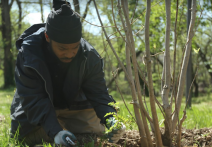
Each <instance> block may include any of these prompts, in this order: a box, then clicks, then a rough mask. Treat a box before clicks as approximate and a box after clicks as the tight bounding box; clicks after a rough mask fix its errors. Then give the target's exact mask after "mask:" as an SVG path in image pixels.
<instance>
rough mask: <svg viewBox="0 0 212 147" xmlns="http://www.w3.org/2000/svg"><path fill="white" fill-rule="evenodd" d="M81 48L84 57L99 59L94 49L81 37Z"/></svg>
mask: <svg viewBox="0 0 212 147" xmlns="http://www.w3.org/2000/svg"><path fill="white" fill-rule="evenodd" d="M81 45H82V50H83V53H84V55H85V57H86V58H88V59H89V58H94V59H101V56H100V55H99V53H98V52H97V51H96V49H95V48H94V47H93V46H92V45H91V44H90V43H89V42H88V41H86V40H85V39H84V38H82V39H81Z"/></svg>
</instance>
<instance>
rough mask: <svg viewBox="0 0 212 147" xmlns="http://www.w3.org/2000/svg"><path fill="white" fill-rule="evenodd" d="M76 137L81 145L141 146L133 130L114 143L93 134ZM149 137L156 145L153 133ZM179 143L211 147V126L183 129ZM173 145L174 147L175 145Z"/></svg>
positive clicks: (190, 146) (137, 134)
mask: <svg viewBox="0 0 212 147" xmlns="http://www.w3.org/2000/svg"><path fill="white" fill-rule="evenodd" d="M161 131H163V130H161ZM76 137H77V139H78V141H79V144H81V146H86V143H88V142H91V141H92V140H94V142H95V146H97V147H99V146H100V145H101V146H102V147H140V146H141V147H142V143H141V142H140V136H139V132H138V131H135V130H132V131H126V133H125V134H124V135H123V137H122V138H121V139H120V140H119V141H118V142H117V143H116V144H111V143H108V142H107V141H103V140H102V139H101V137H98V136H96V135H95V134H78V135H77V134H76ZM151 137H152V140H153V143H154V146H155V147H156V145H155V138H154V136H153V134H151ZM175 137H176V134H175ZM175 137H174V140H175ZM181 145H182V147H212V128H203V129H183V130H182V139H181ZM173 147H175V145H174V146H173Z"/></svg>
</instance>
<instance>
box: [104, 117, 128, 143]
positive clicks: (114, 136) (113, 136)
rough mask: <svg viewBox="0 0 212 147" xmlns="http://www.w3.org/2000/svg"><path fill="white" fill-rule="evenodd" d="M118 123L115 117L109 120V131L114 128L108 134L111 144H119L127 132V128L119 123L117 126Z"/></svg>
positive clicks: (107, 125)
mask: <svg viewBox="0 0 212 147" xmlns="http://www.w3.org/2000/svg"><path fill="white" fill-rule="evenodd" d="M116 122H117V120H116V119H115V118H114V117H110V118H108V119H107V124H106V127H107V128H108V129H110V128H111V127H113V128H112V131H111V132H110V133H108V138H109V142H111V143H117V142H118V141H119V139H120V138H121V137H122V136H123V134H124V132H125V130H126V126H125V125H124V124H123V123H121V122H118V124H117V123H116Z"/></svg>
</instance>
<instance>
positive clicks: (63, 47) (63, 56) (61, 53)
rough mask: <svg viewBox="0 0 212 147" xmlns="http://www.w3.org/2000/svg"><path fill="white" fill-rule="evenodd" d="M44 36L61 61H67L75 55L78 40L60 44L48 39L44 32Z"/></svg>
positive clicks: (78, 44) (78, 43) (77, 48)
mask: <svg viewBox="0 0 212 147" xmlns="http://www.w3.org/2000/svg"><path fill="white" fill-rule="evenodd" d="M45 37H46V41H47V42H49V43H50V45H51V48H52V50H53V52H54V53H55V55H56V56H57V57H58V58H59V59H60V61H61V62H64V63H69V62H71V61H72V60H73V58H74V57H75V56H76V55H77V52H78V50H79V46H80V41H78V42H76V43H71V44H62V43H58V42H55V41H53V40H50V38H49V37H48V35H47V34H46V33H45Z"/></svg>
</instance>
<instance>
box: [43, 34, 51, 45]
mask: <svg viewBox="0 0 212 147" xmlns="http://www.w3.org/2000/svg"><path fill="white" fill-rule="evenodd" d="M44 34H45V38H46V41H47V42H48V43H49V42H50V39H49V36H48V35H47V34H46V32H45V33H44Z"/></svg>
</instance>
